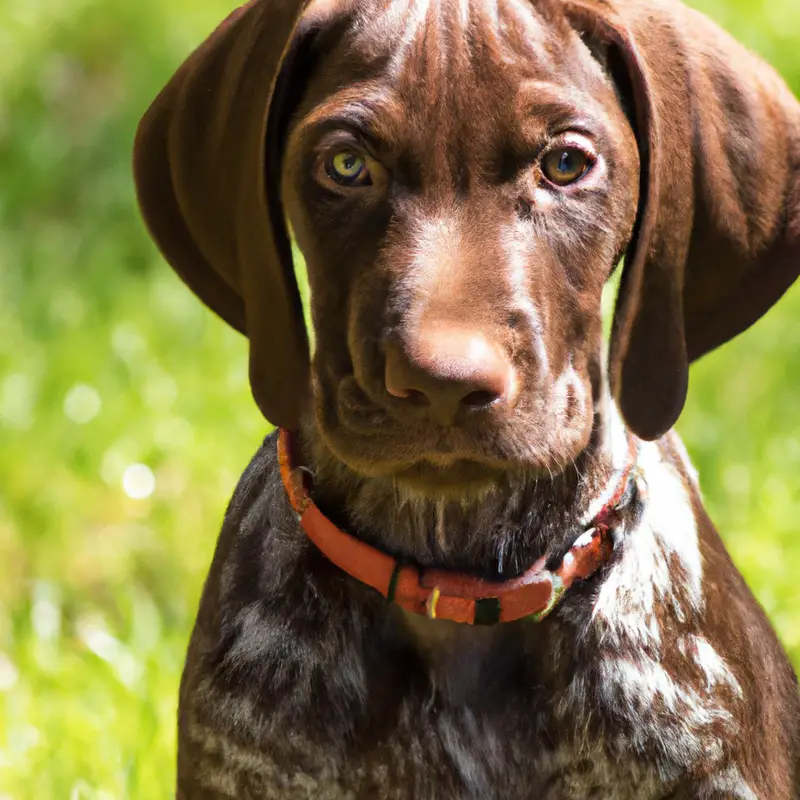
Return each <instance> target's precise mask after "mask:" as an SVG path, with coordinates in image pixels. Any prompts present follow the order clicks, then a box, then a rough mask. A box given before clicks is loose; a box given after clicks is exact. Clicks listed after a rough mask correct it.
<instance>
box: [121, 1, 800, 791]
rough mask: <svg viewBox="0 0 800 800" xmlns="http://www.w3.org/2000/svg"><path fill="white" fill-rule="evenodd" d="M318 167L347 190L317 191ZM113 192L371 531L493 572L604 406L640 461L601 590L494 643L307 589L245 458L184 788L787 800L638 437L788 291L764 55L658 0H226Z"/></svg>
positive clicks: (541, 538)
mask: <svg viewBox="0 0 800 800" xmlns="http://www.w3.org/2000/svg"><path fill="white" fill-rule="evenodd" d="M576 137H577V138H576ZM573 141H580V142H582V143H584V144H586V143H587V142H588V144H586V146H587V147H590V149H591V150H592V151H593V152H594V154H595V155H596V161H595V163H594V165H593V166H592V168H591V169H590V170H589V171H588V172H587V173H586V175H585V176H584V177H583V178H582V179H581V180H579V181H577V182H575V183H573V184H571V185H569V186H566V187H562V188H558V187H556V186H554V185H552V184H551V183H549V182H548V181H547V180H546V179H545V178H544V174H543V169H544V168H543V166H542V157H543V155H544V154H546V153H547V152H548V151H549V150H550V149H551V148H553V147H558V146H561V147H564V146H566V145H568V144H569V143H570V142H573ZM565 143H566V144H565ZM348 148H350V149H358V150H359V151H363V152H364V153H366V154H368V155H369V158H370V159H372V160H373V161H372V162H371V163H374V165H375V166H374V171H375V175H374V178H375V179H374V180H373V183H372V185H371V186H368V187H363V188H359V189H346V188H342V187H339V186H337V185H335V184H334V183H333V182H332V181H331V180H330V179H329V178H328V177H327V173H326V167H325V164H326V163H327V161H326V159H328V157H329V156H330V155H331V154H332V153H335V152H337V150H342V149H348ZM136 173H137V185H138V189H139V194H140V200H141V203H142V208H143V212H144V215H145V218H146V220H147V222H148V224H149V226H150V229H151V231H152V233H153V235H154V238H155V239H156V241H157V242H158V244H159V246H160V247H161V249H162V250H163V252H164V254H165V256H166V257H167V259H168V260H169V261H170V263H171V264H172V265H173V266H174V267H175V268H176V269H177V271H178V272H179V273H180V274H181V275H182V277H183V278H184V279H185V280H186V282H187V283H188V284H189V286H190V287H191V288H192V289H193V290H194V291H195V292H196V293H197V294H198V295H199V296H200V297H201V298H202V299H203V300H204V301H205V302H206V303H207V304H209V305H210V306H211V307H212V308H213V309H214V310H215V311H217V313H219V314H220V315H221V316H222V317H223V318H225V319H226V320H227V321H228V322H229V323H230V324H232V325H234V326H235V327H236V328H238V329H239V330H241V331H242V332H244V333H246V335H247V336H248V338H249V340H250V361H251V382H252V385H253V391H254V395H255V397H256V400H257V401H258V403H259V405H260V407H261V409H262V410H263V412H264V414H265V416H266V417H267V418H268V419H270V420H271V421H273V422H275V423H276V424H279V425H282V426H285V427H291V428H297V429H299V430H300V431H301V433H302V440H303V445H304V447H303V450H304V458H305V463H306V464H307V466H308V468H309V469H310V470H311V471H312V472H313V473H314V476H315V492H316V495H317V501H318V503H319V504H320V505H321V506H322V507H323V508H324V509H325V510H326V512H327V513H328V514H329V515H330V516H332V517H333V518H334V519H336V520H337V521H338V522H340V523H341V524H342V525H343V526H345V527H346V528H347V529H348V530H350V531H352V532H354V533H356V534H357V535H359V536H361V537H362V538H364V539H366V540H368V541H370V542H372V543H373V544H376V545H377V546H379V547H381V548H384V549H386V550H388V551H390V552H392V553H394V554H397V555H400V556H403V557H404V558H410V559H413V560H415V561H417V562H418V563H421V564H425V565H437V566H440V567H447V568H451V569H462V570H470V571H472V572H476V573H480V574H485V575H490V576H498V575H499V576H508V575H513V574H516V573H519V572H520V571H522V570H523V569H525V568H526V567H528V566H529V565H530V564H531V563H532V562H533V561H534V560H535V559H536V558H538V557H539V556H540V555H542V554H543V553H549V554H557V553H558V552H559V551H561V552H563V549H564V548H565V547H568V546H569V544H570V543H571V542H572V541H573V540H574V538H575V536H576V535H577V533H578V532H579V530H580V520H581V519H582V518H583V517H584V516H585V514H586V511H587V508H588V507H589V505H590V503H591V501H592V500H593V498H594V497H596V496H597V494H598V492H599V491H600V490H601V489H602V487H603V485H604V482H605V481H606V480H607V478H608V476H609V474H610V472H611V470H612V469H613V468H614V467H615V466H618V457H619V456H618V452H617V450H616V449H615V441H617V440H618V439H619V435H620V431H621V424H622V423H621V421H620V418H619V416H618V414H617V410H616V409H617V406H618V407H619V409H620V411H621V415H622V418H623V419H624V422H625V423H626V424H627V426H628V428H629V429H630V430H632V431H633V433H634V434H636V435H637V436H638V437H640V438H641V439H642V440H658V443H657V444H648V445H646V446H645V447H646V450H645V452H646V453H648V454H649V455H647V456H646V458H645V457H643V458H644V460H643V462H642V464H640V466H641V468H642V478H641V480H640V481H639V483H638V484H637V500H636V502H634V503H632V504H631V505H630V506H629V507H627V508H626V509H625V510H624V521H623V524H622V525H621V527H620V530H619V531H618V533H617V540H616V545H617V546H616V549H615V559H614V560H613V562H612V564H611V565H609V567H608V569H607V570H605V571H603V572H602V573H601V574H599V575H598V576H596V577H595V578H593V579H592V580H591V581H588V582H586V584H585V585H583V586H581V587H578V588H577V589H574V590H573V591H571V592H570V594H569V596H568V597H567V599H566V600H565V601H564V603H563V604H562V606H560V607H559V609H558V611H557V612H556V613H555V614H554V615H553V617H552V618H551V619H550V620H548V621H547V622H546V623H544V624H543V625H541V626H538V627H537V626H532V625H530V624H527V623H525V624H516V623H515V624H513V625H504V626H500V627H499V628H495V629H491V630H481V629H472V628H458V627H453V626H450V625H448V624H445V623H436V622H434V623H431V622H427V621H424V620H423V621H420V620H409V619H406V618H404V617H403V616H402V615H401V614H399V613H398V612H397V610H396V609H393V608H391V607H390V606H387V605H386V604H385V603H384V602H383V601H382V600H380V599H379V598H376V597H374V596H372V595H371V594H370V592H369V591H368V590H366V589H365V588H364V587H362V586H359V585H354V584H353V582H352V581H350V580H348V579H347V578H346V577H344V576H342V575H341V574H339V573H338V572H337V571H336V570H335V569H334V568H333V567H332V566H331V565H330V564H328V563H327V562H325V561H324V560H323V559H322V558H321V557H320V556H319V554H318V553H316V551H315V550H314V549H313V547H311V546H310V545H309V544H308V543H307V542H306V541H305V539H304V538H303V535H302V533H301V532H300V531H299V530H298V528H297V525H296V521H295V520H294V517H293V516H292V514H291V512H290V510H289V509H288V507H287V505H286V500H285V497H284V496H283V494H282V489H281V487H280V483H279V481H278V479H277V473H276V467H275V463H274V452H273V451H274V442H272V441H268V443H267V445H266V446H265V449H264V450H263V451H262V453H260V454H259V456H257V458H256V461H255V462H254V464H253V465H252V466H251V468H250V470H249V471H248V473H246V475H245V478H244V479H243V482H242V484H241V485H240V487H239V489H238V490H237V493H236V495H235V496H234V500H233V502H232V505H231V509H230V510H229V513H228V516H227V518H226V523H225V526H224V528H223V532H222V535H221V537H220V543H219V546H218V550H217V554H216V556H215V561H214V566H213V568H212V571H211V574H210V576H209V580H208V583H207V586H206V590H205V593H204V598H203V602H202V606H201V610H200V614H199V617H198V624H197V628H196V630H195V634H194V636H193V641H192V646H191V648H190V652H189V657H188V660H187V668H186V674H185V676H184V683H183V686H182V696H181V723H180V756H179V796H180V797H185V798H203V797H209V798H212V797H213V798H221V797H238V798H249V797H253V798H255V797H281V798H290V797H320V798H321V797H331V798H339V797H359V798H360V797H364V798H374V797H387V798H388V797H398V798H400V797H416V798H418V797H442V798H451V797H452V798H461V797H464V798H467V797H486V798H490V797H498V798H499V797H503V798H518V797H519V798H523V797H531V796H534V795H537V796H538V795H541V796H542V797H553V798H572V797H574V798H579V797H603V798H612V797H616V798H627V797H631V798H650V797H652V798H668V797H670V798H722V797H726V798H729V797H740V798H748V797H753V796H755V797H759V798H769V799H770V800H773V799H774V800H780V798H795V797H797V796H798V792H800V786H798V781H800V778H798V769H800V767H798V759H797V755H796V752H797V748H798V747H799V746H800V730H799V729H798V713H799V711H800V701H799V700H798V694H797V686H796V679H795V678H794V676H793V673H792V671H791V668H790V666H789V665H788V662H787V660H786V657H785V655H784V654H783V653H782V651H781V649H780V646H779V645H778V643H777V641H776V639H775V637H774V634H773V632H772V631H771V629H770V627H769V624H768V622H767V621H766V619H765V618H764V616H763V614H762V613H761V611H760V609H759V608H758V606H757V604H756V602H755V600H754V599H753V598H752V596H751V595H750V593H749V591H748V590H747V588H746V586H745V585H744V583H743V582H742V580H741V578H740V576H739V575H738V573H737V572H736V570H735V568H734V567H733V565H732V564H731V562H730V560H729V559H728V557H727V555H726V554H725V551H724V548H723V547H722V544H721V542H720V540H719V538H718V536H717V534H716V532H715V531H714V529H713V526H712V525H711V523H710V521H709V520H708V518H707V517H706V515H705V513H704V511H703V509H702V505H701V502H700V499H699V495H698V492H697V489H696V486H695V484H694V481H693V478H692V476H691V471H690V469H689V468H688V467H687V465H686V462H685V459H684V458H683V456H682V455H681V453H680V445H679V443H678V442H677V439H676V438H675V437H674V435H672V434H667V435H666V436H663V435H664V434H665V433H666V432H667V431H668V430H669V429H670V428H671V426H672V424H673V423H674V422H675V420H676V419H677V417H678V415H679V413H680V411H681V408H682V406H683V402H684V399H685V394H686V388H687V374H688V364H689V362H690V361H691V360H692V359H694V358H697V357H699V356H700V355H702V354H703V353H705V352H707V351H708V350H710V349H713V348H714V347H716V346H718V345H720V344H722V343H723V342H725V341H726V340H728V339H729V338H731V337H732V336H735V335H736V334H737V333H739V332H740V331H742V330H744V329H745V328H746V327H748V326H749V325H750V324H752V323H753V322H754V321H755V320H756V319H757V318H758V317H759V316H761V315H762V314H763V313H764V312H765V311H766V310H767V309H768V308H769V307H770V306H771V305H772V304H773V303H774V302H775V301H776V300H777V299H778V298H779V297H780V295H781V294H782V293H783V292H784V291H785V289H786V288H787V287H788V286H789V285H790V284H791V282H792V281H793V280H794V278H795V277H796V276H797V274H798V270H800V105H799V104H798V103H797V101H796V100H795V99H794V98H793V97H792V95H791V94H790V92H789V91H788V89H787V88H786V87H785V86H784V84H783V83H782V82H781V81H780V79H779V78H778V77H777V76H776V75H775V73H774V72H773V71H772V70H771V69H770V68H769V67H768V66H766V65H765V64H763V63H762V62H760V61H759V60H758V59H756V58H755V57H754V56H752V55H751V54H749V53H748V52H746V51H745V50H744V49H743V48H741V47H740V46H739V45H737V44H736V43H735V42H733V41H732V40H731V39H730V38H729V37H727V36H726V35H725V34H724V33H723V32H722V31H720V30H719V29H718V28H716V27H715V26H714V25H713V24H712V23H710V22H709V21H708V20H707V19H706V18H704V17H703V16H702V15H699V14H697V13H695V12H693V11H690V10H688V9H686V8H685V7H684V6H682V5H681V4H680V3H678V2H676V0H617V2H616V3H614V4H612V3H607V2H604V0H563V1H562V0H537V1H535V2H524V0H463V1H459V0H439V2H435V0H432V1H431V2H427V0H409V1H408V2H407V1H406V0H391V1H390V2H388V3H378V2H373V1H372V0H315V1H314V2H310V3H309V2H300V1H299V0H285V1H284V2H278V0H253V1H252V2H251V3H249V4H248V5H247V6H244V7H243V8H242V9H240V10H239V11H237V12H235V13H234V14H233V15H232V16H231V17H230V18H229V20H227V21H226V22H225V23H223V25H222V26H220V28H219V29H218V30H217V31H216V32H215V33H214V34H213V35H212V36H211V37H210V39H209V40H208V41H207V42H206V43H205V44H204V45H202V46H201V47H200V48H199V49H198V50H197V51H196V52H195V53H194V54H193V55H192V56H191V57H190V58H189V59H188V60H187V62H186V63H185V64H184V65H183V66H182V67H181V69H180V70H179V71H178V73H177V74H176V76H175V77H174V78H173V80H172V81H171V82H170V84H169V85H168V86H167V87H166V88H165V90H164V91H163V92H162V94H161V95H160V96H159V98H158V99H157V100H156V102H155V103H154V104H153V106H152V108H151V109H150V111H149V112H148V114H147V115H146V117H145V118H144V120H143V122H142V125H141V127H140V131H139V135H138V138H137V145H136ZM287 222H288V225H289V226H290V227H291V231H292V233H293V234H294V236H295V237H296V240H297V242H298V245H299V246H300V249H301V250H302V252H303V254H304V256H305V259H306V263H307V267H308V275H309V282H310V287H311V298H312V304H311V311H312V318H313V329H314V339H315V342H316V348H315V351H314V353H313V358H312V359H309V355H308V345H307V340H306V334H305V331H304V328H303V322H302V314H301V309H300V303H299V295H298V292H297V288H296V285H295V282H294V277H293V273H292V268H291V263H290V257H289V256H290V252H289V239H288V234H287V230H288V229H287V224H286V223H287ZM623 255H624V256H625V267H624V270H623V274H622V279H621V288H620V293H619V297H618V301H617V307H616V311H615V317H614V327H613V333H612V338H611V344H610V357H609V362H608V367H606V364H605V363H604V346H603V342H602V327H601V311H600V301H601V294H602V291H603V287H604V285H605V284H606V281H607V280H608V278H609V276H610V275H611V273H612V272H613V270H614V269H615V267H616V266H617V263H618V261H619V260H620V258H621V257H622V256H623ZM476 348H477V349H476ZM662 436H663V438H661V437H662ZM647 459H649V462H648V461H647ZM645 462H647V463H649V464H650V467H649V468H648V467H647V466H646V465H645V466H643V464H645ZM676 487H677V489H676ZM675 491H677V494H676V495H675V497H674V499H673V502H674V504H675V512H674V515H675V516H674V520H675V521H674V530H673V529H672V527H671V526H672V523H671V522H670V520H669V519H667V518H665V516H664V514H662V513H661V512H660V511H659V508H661V507H662V506H665V505H666V506H667V512H669V503H668V502H667V498H668V496H669V497H672V495H669V493H670V492H675ZM648 493H649V494H648ZM684 506H685V509H686V514H685V515H684V516H681V513H682V512H681V508H683V507H684ZM667 516H668V513H667ZM681 520H682V521H681ZM684 533H685V536H684ZM681 537H683V538H681ZM662 567H663V568H662ZM665 572H666V577H665ZM634 577H635V581H634V582H633V583H631V582H630V581H632V580H633V578H634ZM696 584H698V585H696ZM648 598H651V600H652V602H650V601H648ZM610 609H613V611H614V613H611V611H610ZM606 613H609V614H610V615H611V616H610V618H606V616H604V615H605V614H606ZM748 792H750V793H749V794H748Z"/></svg>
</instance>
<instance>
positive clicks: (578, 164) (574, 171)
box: [542, 147, 594, 186]
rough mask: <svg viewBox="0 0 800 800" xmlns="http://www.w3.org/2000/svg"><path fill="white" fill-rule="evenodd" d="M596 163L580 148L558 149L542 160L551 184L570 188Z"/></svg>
mask: <svg viewBox="0 0 800 800" xmlns="http://www.w3.org/2000/svg"><path fill="white" fill-rule="evenodd" d="M593 163H594V161H593V159H592V157H591V156H590V155H589V154H588V153H587V152H585V151H584V150H581V149H580V148H579V147H557V148H556V149H555V150H551V151H550V152H549V153H546V154H545V156H544V158H543V159H542V172H543V173H544V176H545V178H547V180H548V181H550V183H554V184H555V185H556V186H568V185H569V184H570V183H575V181H577V180H579V179H580V178H582V177H583V176H584V175H585V174H586V173H587V172H588V171H589V169H590V168H591V166H592V164H593Z"/></svg>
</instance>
